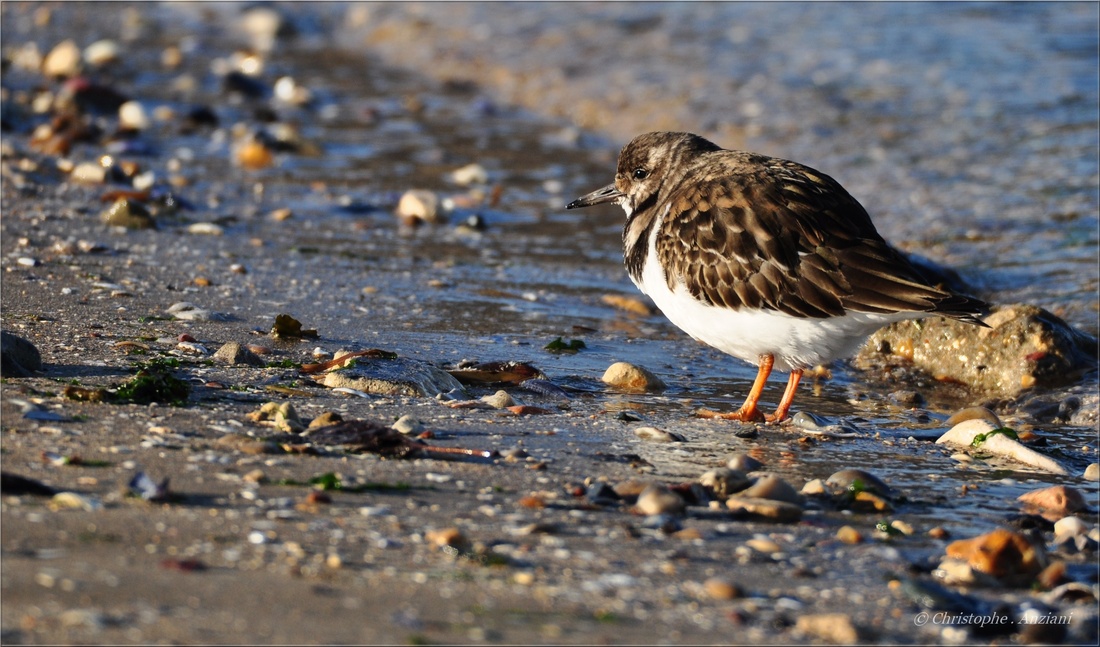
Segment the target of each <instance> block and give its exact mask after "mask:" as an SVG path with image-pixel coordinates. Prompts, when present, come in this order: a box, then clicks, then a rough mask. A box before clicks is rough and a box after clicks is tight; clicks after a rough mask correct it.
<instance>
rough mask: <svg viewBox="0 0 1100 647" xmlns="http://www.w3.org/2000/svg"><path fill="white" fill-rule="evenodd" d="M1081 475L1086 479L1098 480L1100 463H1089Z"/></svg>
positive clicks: (1099, 477)
mask: <svg viewBox="0 0 1100 647" xmlns="http://www.w3.org/2000/svg"><path fill="white" fill-rule="evenodd" d="M1083 476H1084V477H1085V480H1086V481H1093V482H1096V481H1100V463H1089V466H1088V467H1086V468H1085V473H1084V475H1083Z"/></svg>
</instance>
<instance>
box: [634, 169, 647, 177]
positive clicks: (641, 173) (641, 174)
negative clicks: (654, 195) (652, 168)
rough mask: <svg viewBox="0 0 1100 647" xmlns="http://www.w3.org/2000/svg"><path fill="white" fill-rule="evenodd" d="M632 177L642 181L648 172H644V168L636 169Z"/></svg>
mask: <svg viewBox="0 0 1100 647" xmlns="http://www.w3.org/2000/svg"><path fill="white" fill-rule="evenodd" d="M632 175H633V176H634V179H635V180H644V179H646V177H647V176H648V175H649V171H647V170H645V169H644V168H636V169H634V173H633V174H632Z"/></svg>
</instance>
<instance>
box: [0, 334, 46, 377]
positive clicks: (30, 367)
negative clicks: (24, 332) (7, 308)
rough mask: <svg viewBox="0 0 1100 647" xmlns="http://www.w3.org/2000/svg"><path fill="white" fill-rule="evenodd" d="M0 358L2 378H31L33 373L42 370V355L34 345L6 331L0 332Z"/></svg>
mask: <svg viewBox="0 0 1100 647" xmlns="http://www.w3.org/2000/svg"><path fill="white" fill-rule="evenodd" d="M0 356H2V357H3V365H2V366H0V374H2V375H3V376H4V377H31V376H32V375H34V371H40V370H42V355H41V354H39V352H38V349H37V348H35V346H34V344H32V343H31V342H29V341H27V340H26V339H23V338H22V337H20V336H18V335H13V334H11V333H10V332H7V331H3V332H0Z"/></svg>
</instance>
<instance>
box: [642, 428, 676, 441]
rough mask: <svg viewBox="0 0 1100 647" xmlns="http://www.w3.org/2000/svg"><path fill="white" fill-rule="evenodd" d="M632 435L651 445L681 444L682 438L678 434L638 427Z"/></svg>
mask: <svg viewBox="0 0 1100 647" xmlns="http://www.w3.org/2000/svg"><path fill="white" fill-rule="evenodd" d="M634 435H635V436H637V437H638V438H641V439H642V440H647V441H649V442H651V443H682V442H684V437H683V436H681V435H680V434H674V433H672V432H668V431H664V430H662V429H658V428H656V427H638V428H637V429H635V430H634Z"/></svg>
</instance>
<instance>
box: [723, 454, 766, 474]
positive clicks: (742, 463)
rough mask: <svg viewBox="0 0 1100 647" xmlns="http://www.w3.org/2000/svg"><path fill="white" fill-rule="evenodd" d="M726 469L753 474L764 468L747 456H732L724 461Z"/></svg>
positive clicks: (761, 464)
mask: <svg viewBox="0 0 1100 647" xmlns="http://www.w3.org/2000/svg"><path fill="white" fill-rule="evenodd" d="M726 467H728V468H730V469H731V470H737V471H739V472H745V473H748V472H755V471H756V470H758V469H760V468H762V467H764V464H763V463H761V462H760V461H758V460H756V459H755V458H753V457H752V456H749V455H748V454H734V455H733V456H731V457H730V459H729V460H728V461H726Z"/></svg>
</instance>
